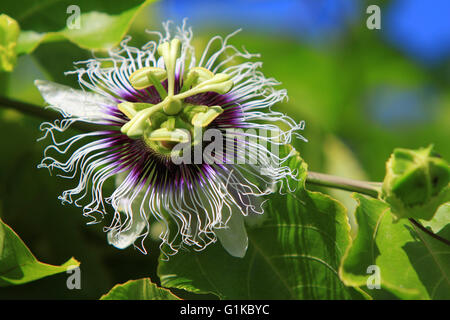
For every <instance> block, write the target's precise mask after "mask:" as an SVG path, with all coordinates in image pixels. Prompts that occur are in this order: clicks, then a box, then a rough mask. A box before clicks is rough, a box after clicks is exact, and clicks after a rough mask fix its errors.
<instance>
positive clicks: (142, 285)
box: [100, 278, 181, 300]
mask: <svg viewBox="0 0 450 320" xmlns="http://www.w3.org/2000/svg"><path fill="white" fill-rule="evenodd" d="M100 300H181V299H180V298H178V297H177V296H176V295H174V294H173V293H172V292H170V291H169V290H167V289H164V288H159V287H158V286H157V285H156V284H154V283H152V282H151V280H150V279H149V278H144V279H139V280H130V281H127V282H125V283H124V284H117V285H115V286H114V287H113V288H112V289H111V290H110V291H109V292H108V293H107V294H104V295H103V296H102V297H101V298H100Z"/></svg>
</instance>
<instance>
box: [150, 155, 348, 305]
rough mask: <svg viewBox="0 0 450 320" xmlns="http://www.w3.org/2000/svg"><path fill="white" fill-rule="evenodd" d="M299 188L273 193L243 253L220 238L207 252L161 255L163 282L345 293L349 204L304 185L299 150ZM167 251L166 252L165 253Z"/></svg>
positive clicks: (317, 295)
mask: <svg viewBox="0 0 450 320" xmlns="http://www.w3.org/2000/svg"><path fill="white" fill-rule="evenodd" d="M290 166H291V168H297V169H298V170H299V175H298V177H299V178H301V182H297V181H290V182H291V187H294V186H295V184H297V190H296V191H293V192H288V194H284V195H274V196H272V197H271V198H270V201H268V203H269V206H268V207H267V208H266V210H265V213H264V215H263V217H264V218H265V219H264V221H263V222H262V223H260V225H259V226H254V227H252V228H248V237H249V246H248V251H247V253H246V255H245V257H244V258H236V257H233V256H231V255H230V254H228V253H227V252H226V251H225V250H224V249H223V248H222V246H221V245H220V244H219V243H216V244H213V245H210V246H209V247H207V248H206V249H205V250H203V251H202V252H194V251H189V252H179V253H177V254H176V255H174V256H172V257H170V258H169V260H168V261H163V259H161V260H160V263H159V266H158V275H159V276H160V279H161V285H162V286H165V287H171V288H179V289H185V290H187V291H191V292H194V293H213V294H215V295H217V296H219V297H220V298H222V299H343V298H349V297H350V294H351V293H352V292H350V290H349V288H347V287H345V285H344V284H343V283H342V282H341V280H340V279H339V276H338V267H339V262H340V260H341V257H342V255H343V254H344V252H345V250H346V248H347V245H348V244H349V241H350V237H349V225H348V221H347V218H346V214H345V209H344V207H343V206H342V205H341V204H340V203H339V202H337V201H335V200H333V199H332V198H330V197H328V196H326V195H324V194H321V193H318V192H310V191H307V190H305V189H304V186H303V181H304V179H305V175H306V164H305V163H304V162H303V161H302V160H301V158H300V157H299V156H298V154H297V155H296V157H293V158H292V160H291V163H290ZM162 257H163V256H161V258H162Z"/></svg>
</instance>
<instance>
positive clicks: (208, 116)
mask: <svg viewBox="0 0 450 320" xmlns="http://www.w3.org/2000/svg"><path fill="white" fill-rule="evenodd" d="M222 112H223V109H222V108H221V107H219V106H214V107H209V108H208V111H206V112H200V113H197V114H196V115H195V116H194V117H193V118H192V122H191V123H192V125H193V126H194V127H202V128H204V127H206V126H208V125H209V124H210V123H211V122H213V121H214V119H216V118H217V117H218V116H219V115H220V114H221V113H222Z"/></svg>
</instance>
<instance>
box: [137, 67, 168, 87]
mask: <svg viewBox="0 0 450 320" xmlns="http://www.w3.org/2000/svg"><path fill="white" fill-rule="evenodd" d="M166 78H167V72H166V70H164V69H162V68H156V67H145V68H141V69H138V70H136V71H135V72H133V73H132V74H131V75H130V83H131V85H132V86H133V88H135V89H145V88H147V87H150V86H152V85H154V81H153V80H155V82H158V83H161V81H163V80H165V79H166Z"/></svg>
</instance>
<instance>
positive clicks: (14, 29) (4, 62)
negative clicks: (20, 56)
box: [0, 14, 20, 72]
mask: <svg viewBox="0 0 450 320" xmlns="http://www.w3.org/2000/svg"><path fill="white" fill-rule="evenodd" d="M19 32H20V28H19V25H18V24H17V21H16V20H14V19H12V18H11V17H8V16H7V15H6V14H1V15H0V71H8V72H10V71H12V70H13V69H14V65H15V64H16V58H17V54H16V45H17V38H18V37H19Z"/></svg>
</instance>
